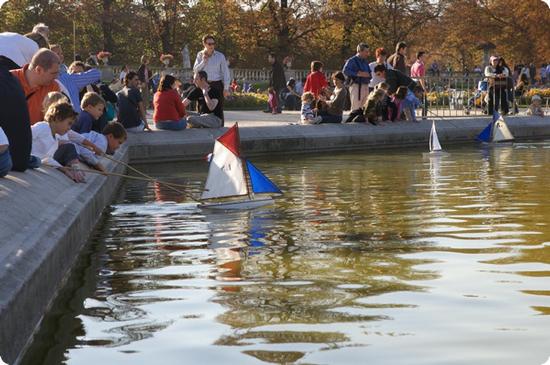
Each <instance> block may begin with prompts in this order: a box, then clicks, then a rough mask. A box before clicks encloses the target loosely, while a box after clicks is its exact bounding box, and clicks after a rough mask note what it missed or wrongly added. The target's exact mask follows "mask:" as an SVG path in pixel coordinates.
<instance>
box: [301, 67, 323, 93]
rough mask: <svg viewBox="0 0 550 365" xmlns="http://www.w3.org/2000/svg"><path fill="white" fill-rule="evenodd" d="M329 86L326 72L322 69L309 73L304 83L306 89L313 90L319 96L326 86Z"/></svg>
mask: <svg viewBox="0 0 550 365" xmlns="http://www.w3.org/2000/svg"><path fill="white" fill-rule="evenodd" d="M327 86H328V82H327V78H326V77H325V74H323V73H322V72H320V71H314V72H311V73H310V74H309V75H307V79H306V84H305V85H304V91H309V92H312V93H313V95H315V97H316V98H317V97H318V96H319V94H320V93H321V90H323V89H324V88H325V87H327Z"/></svg>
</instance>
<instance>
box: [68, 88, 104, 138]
mask: <svg viewBox="0 0 550 365" xmlns="http://www.w3.org/2000/svg"><path fill="white" fill-rule="evenodd" d="M80 107H81V108H82V112H81V113H80V114H79V115H78V119H77V120H76V123H75V124H74V125H73V126H72V130H73V131H75V132H77V133H88V132H90V131H91V130H92V129H93V128H92V127H93V125H94V123H97V121H98V120H99V118H101V116H102V115H103V111H104V110H105V100H104V99H103V98H102V97H101V96H100V95H99V94H98V93H95V92H87V93H86V94H84V97H83V98H82V102H81V103H80Z"/></svg>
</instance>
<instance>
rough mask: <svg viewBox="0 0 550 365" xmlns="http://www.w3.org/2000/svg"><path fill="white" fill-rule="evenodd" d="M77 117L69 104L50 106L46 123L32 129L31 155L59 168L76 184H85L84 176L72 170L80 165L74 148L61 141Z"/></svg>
mask: <svg viewBox="0 0 550 365" xmlns="http://www.w3.org/2000/svg"><path fill="white" fill-rule="evenodd" d="M76 115H77V114H76V112H75V111H74V110H73V107H72V106H71V104H69V103H68V102H63V101H62V102H58V103H56V104H52V105H50V106H49V108H48V109H47V111H46V115H45V117H44V119H45V121H44V122H37V123H35V124H34V125H33V126H32V127H31V129H32V151H31V154H32V155H33V156H36V157H38V158H39V159H41V160H42V162H43V163H46V164H48V165H49V166H52V167H55V168H57V169H58V170H59V171H61V172H63V173H64V174H65V175H67V176H68V177H69V178H70V179H71V180H73V181H74V182H84V181H85V179H84V175H83V174H82V173H81V172H79V171H74V170H73V169H72V167H73V166H74V165H75V164H77V163H78V159H77V154H76V150H75V148H74V146H73V145H72V144H70V143H65V144H63V141H62V140H61V139H62V136H64V135H65V134H67V132H69V131H70V129H71V125H72V124H73V122H74V120H75V118H76ZM75 137H76V138H77V139H78V141H79V142H84V141H83V138H82V137H80V135H78V134H75Z"/></svg>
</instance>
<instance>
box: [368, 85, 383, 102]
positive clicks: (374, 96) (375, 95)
mask: <svg viewBox="0 0 550 365" xmlns="http://www.w3.org/2000/svg"><path fill="white" fill-rule="evenodd" d="M384 95H386V90H384V89H383V88H381V87H379V88H376V89H375V90H374V91H373V92H372V93H370V94H369V97H368V99H369V100H376V101H379V100H381V99H382V98H383V97H384Z"/></svg>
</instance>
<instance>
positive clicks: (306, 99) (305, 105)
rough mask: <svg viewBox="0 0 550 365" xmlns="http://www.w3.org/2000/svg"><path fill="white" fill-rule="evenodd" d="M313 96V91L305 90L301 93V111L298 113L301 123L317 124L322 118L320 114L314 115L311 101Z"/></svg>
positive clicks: (313, 98)
mask: <svg viewBox="0 0 550 365" xmlns="http://www.w3.org/2000/svg"><path fill="white" fill-rule="evenodd" d="M314 100H315V96H314V95H313V93H310V92H305V93H303V94H302V111H301V113H300V120H301V122H302V124H319V123H320V122H321V120H322V118H321V117H320V116H315V111H314V110H313V106H312V105H313V101H314Z"/></svg>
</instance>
